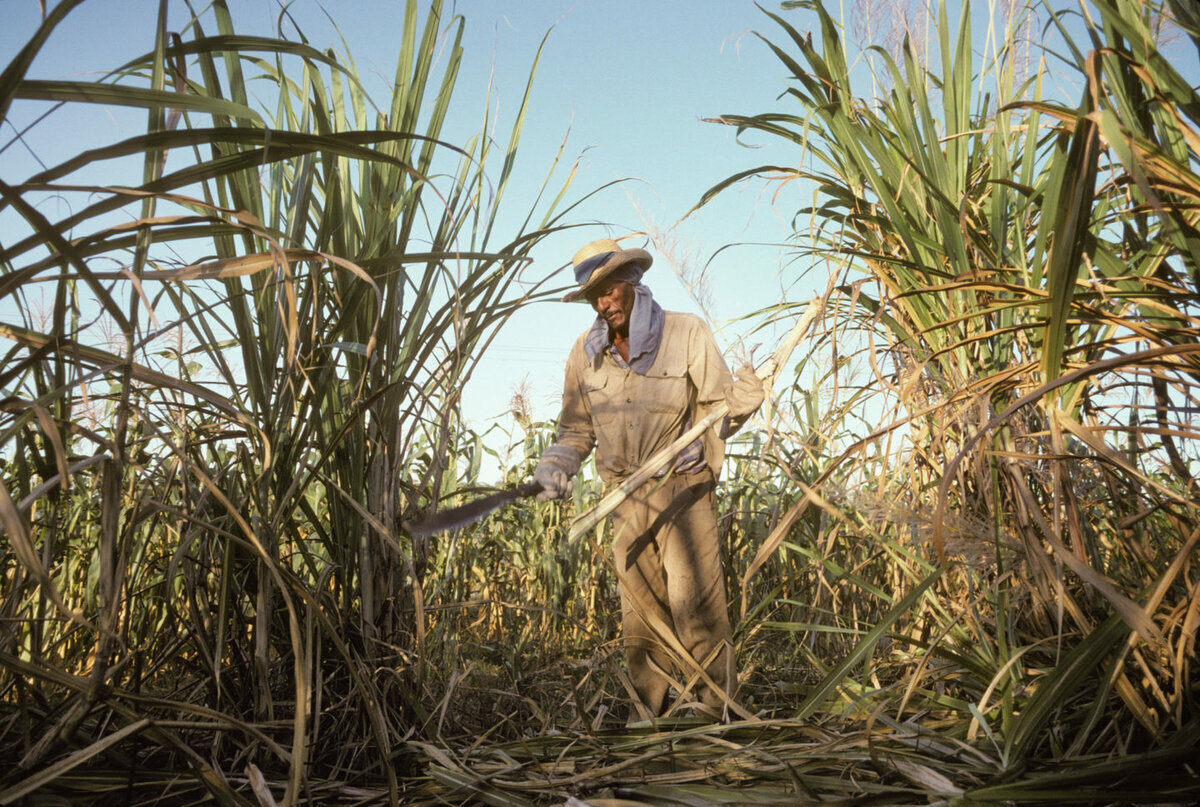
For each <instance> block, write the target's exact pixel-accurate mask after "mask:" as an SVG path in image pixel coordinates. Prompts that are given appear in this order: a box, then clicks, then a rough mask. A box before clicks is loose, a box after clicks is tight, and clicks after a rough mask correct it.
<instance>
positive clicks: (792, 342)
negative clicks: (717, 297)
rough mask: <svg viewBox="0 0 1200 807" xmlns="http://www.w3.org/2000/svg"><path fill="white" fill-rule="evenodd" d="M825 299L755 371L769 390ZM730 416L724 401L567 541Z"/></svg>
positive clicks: (580, 522)
mask: <svg viewBox="0 0 1200 807" xmlns="http://www.w3.org/2000/svg"><path fill="white" fill-rule="evenodd" d="M821 308H822V299H821V298H820V297H814V298H813V299H812V301H811V302H809V304H808V307H807V308H805V309H804V314H802V315H801V317H800V319H799V320H797V321H796V324H795V325H794V326H792V329H791V330H790V331H788V333H787V336H785V337H784V338H783V341H781V342H780V343H779V346H778V347H776V348H775V352H774V353H772V354H771V355H770V356H769V357H767V359H766V360H765V361H763V363H762V364H760V365H759V366H758V367H756V368H755V370H754V372H755V375H757V376H758V377H759V378H760V379H761V380H762V382H763V386H764V387H766V388H767V390H770V389H771V387H772V386H773V385H774V382H775V376H776V375H778V374H779V371H780V370H781V369H783V367H784V366H785V365H786V364H787V361H788V359H789V358H790V357H791V355H792V351H794V350H795V349H796V345H798V344H799V343H800V340H801V339H802V338H803V337H804V332H805V331H807V330H808V327H809V325H811V324H812V321H813V320H814V319H816V318H817V315H818V314H819V313H820V312H821ZM728 414H729V405H728V404H726V403H725V402H724V401H722V402H721V403H719V404H717V406H716V407H715V408H714V409H713V410H712V411H711V412H709V413H708V414H707V415H706V416H705V417H703V418H702V419H701V420H699V421H698V422H697V423H695V424H693V425H692V427H691V428H690V429H688V430H687V431H685V432H684V433H683V434H681V435H680V436H679V437H678V438H676V439H675V441H674V442H672V443H671V444H670V445H669V446H667V447H666V448H664V449H662V450H661V451H659V452H658V453H656V454H655V455H654V456H653V457H651V458H650V459H648V460H647V461H646V462H645V463H644V464H643V465H642V466H641V467H640V468H638V469H637V470H636V471H634V472H633V473H632V474H631V475H630V476H629V478H628V479H626V480H625V481H624V482H622V483H621V484H620V485H619V486H618V487H616V488H615V489H613V490H612V491H611V492H610V493H608V494H607V495H606V496H605V497H604V498H603V499H601V500H600V501H599V502H598V503H597V504H596V505H595V506H594V507H592V508H591V509H589V510H586V511H585V512H583V513H581V514H580V515H579V517H578V518H576V519H575V521H574V522H572V524H571V529H570V531H569V532H568V533H567V540H569V541H570V540H574V539H576V538H578V537H580V536H581V535H583V534H584V533H586V532H588V531H589V530H591V529H592V528H593V527H595V526H596V525H597V524H599V523H600V522H601V521H602V520H603V519H604V518H605V517H607V516H608V515H609V514H610V513H612V511H613V510H616V509H617V507H619V506H620V504H621V502H623V501H625V500H626V499H628V498H629V497H630V495H632V494H633V492H634V491H636V490H637V489H638V488H640V487H641V486H642V485H643V484H645V483H646V481H647V480H649V479H651V478H653V477H654V476H655V475H656V474H658V473H659V472H660V471H662V470H663V469H664V468H666V467H667V465H668V464H669V463H671V462H672V461H673V460H674V459H675V457H677V456H679V452H681V451H683V450H684V449H685V448H687V447H688V446H689V445H691V444H692V442H693V441H694V440H696V439H697V438H698V437H700V435H702V434H704V432H705V431H707V430H708V429H709V428H711V427H712V426H713V425H714V424H716V423H719V422H720V421H721V420H722V419H724V418H725V416H727V415H728Z"/></svg>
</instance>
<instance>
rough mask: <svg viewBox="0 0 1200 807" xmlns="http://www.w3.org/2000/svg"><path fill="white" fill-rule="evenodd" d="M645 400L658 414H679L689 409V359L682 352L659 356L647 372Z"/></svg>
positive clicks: (650, 409) (644, 388)
mask: <svg viewBox="0 0 1200 807" xmlns="http://www.w3.org/2000/svg"><path fill="white" fill-rule="evenodd" d="M643 400H644V401H645V407H646V409H648V410H649V411H651V412H653V413H654V414H656V415H679V414H682V413H683V412H684V411H685V410H686V409H687V406H688V378H687V361H686V360H685V357H684V356H683V355H682V354H680V355H660V356H659V357H658V360H657V361H655V362H654V366H653V367H651V368H650V371H649V372H648V373H646V376H645V381H644V382H643Z"/></svg>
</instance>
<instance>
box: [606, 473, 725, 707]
mask: <svg viewBox="0 0 1200 807" xmlns="http://www.w3.org/2000/svg"><path fill="white" fill-rule="evenodd" d="M714 486H715V485H714V480H713V476H712V474H711V473H710V472H707V471H705V472H702V473H700V474H692V475H681V476H675V477H669V478H667V479H665V480H656V481H653V482H650V483H647V485H646V487H645V488H644V489H643V491H641V492H639V494H638V495H637V496H634V497H631V498H630V499H628V500H626V502H625V503H623V504H622V505H621V507H619V508H618V509H617V512H616V514H615V521H614V528H615V530H616V545H615V555H616V560H617V572H618V579H619V580H620V584H621V607H622V631H623V634H624V639H625V647H626V654H627V662H628V665H629V674H630V679H631V681H632V683H633V686H634V688H635V689H636V690H637V692H638V695H639V697H640V698H641V699H642V702H643V703H644V704H645V705H646V707H647V708H648V709H649V710H650V711H651V712H652V713H655V714H658V713H661V711H662V710H663V708H664V706H665V700H666V694H667V689H668V687H669V682H670V679H669V678H668V676H667V675H665V674H664V672H663V671H671V672H677V673H682V675H683V677H684V678H685V679H686V678H690V677H692V675H693V674H694V672H695V668H696V666H698V665H703V666H704V667H705V671H706V673H707V675H708V677H709V678H710V679H711V681H712V682H713V684H714V685H715V688H714V687H710V686H708V685H707V684H706V683H704V682H703V681H702V682H701V683H700V684H699V685H698V686H697V687H696V690H695V695H696V698H697V699H698V700H700V701H701V702H702V703H704V704H706V705H708V706H710V707H713V708H716V709H719V708H720V707H721V705H722V704H723V703H724V696H725V693H726V692H727V691H728V687H729V682H730V681H731V679H732V670H733V650H732V644H731V631H730V627H729V615H728V611H727V608H726V602H725V581H724V575H723V573H722V570H721V557H720V551H719V546H718V539H717V524H716V512H715V509H714V499H713V488H714ZM655 624H657V625H658V626H660V629H665V630H667V631H670V632H673V633H674V635H675V636H676V638H677V639H678V640H679V643H680V644H681V645H682V646H683V649H684V650H686V651H687V653H688V654H689V655H690V656H691V658H692V659H693V660H694V663H688V662H687V661H684V662H683V663H672V660H673V659H674V656H675V654H674V653H672V652H671V651H670V650H669V649H668V648H667V647H666V646H665V645H664V644H663V642H662V641H661V640H660V639H659V637H658V636H657V635H656V633H655V631H654V629H653V627H652V626H653V625H655ZM706 662H707V663H706Z"/></svg>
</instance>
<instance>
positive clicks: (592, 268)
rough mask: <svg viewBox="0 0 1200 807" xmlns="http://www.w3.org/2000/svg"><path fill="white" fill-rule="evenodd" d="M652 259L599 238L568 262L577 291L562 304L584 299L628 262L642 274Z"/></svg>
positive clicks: (644, 254)
mask: <svg viewBox="0 0 1200 807" xmlns="http://www.w3.org/2000/svg"><path fill="white" fill-rule="evenodd" d="M653 262H654V258H652V257H650V253H649V252H647V251H646V250H644V249H636V248H635V249H621V245H620V244H618V243H617V242H616V241H614V240H613V239H611V238H601V239H600V240H599V241H593V242H592V243H590V244H587V245H586V246H584V247H583V248H582V249H580V250H579V251H578V252H576V253H575V257H574V258H572V259H571V264H572V265H573V266H574V267H575V282H577V283H578V284H579V288H578V289H576V290H575V291H573V292H571V293H570V294H568V295H566V296H565V297H563V302H564V303H571V302H574V301H576V300H582V299H584V298H585V297H587V293H588V292H589V291H591V290H592V289H594V288H595V287H596V286H598V285H600V283H601V282H603V280H604V279H605V278H606V277H608V276H609V275H611V274H612V273H613V272H615V271H616V270H618V269H620V268H621V267H622V266H624V265H625V264H627V263H636V264H637V265H638V266H640V267H642V271H643V272H644V271H646V270H647V269H649V268H650V264H651V263H653Z"/></svg>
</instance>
